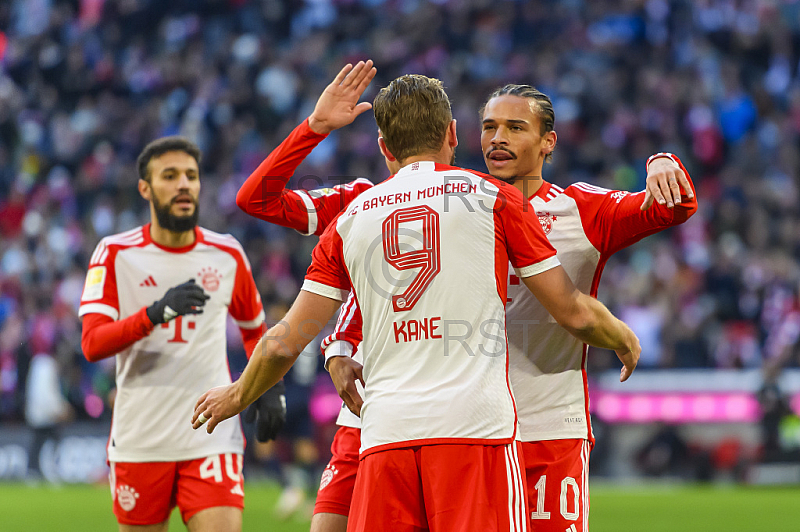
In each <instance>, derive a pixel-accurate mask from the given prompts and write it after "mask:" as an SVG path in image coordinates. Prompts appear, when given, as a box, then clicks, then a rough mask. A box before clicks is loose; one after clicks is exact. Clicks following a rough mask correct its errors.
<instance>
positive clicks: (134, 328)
mask: <svg viewBox="0 0 800 532" xmlns="http://www.w3.org/2000/svg"><path fill="white" fill-rule="evenodd" d="M154 327H155V326H154V325H153V322H151V321H150V318H148V317H147V309H146V308H145V307H142V309H141V310H140V311H139V312H137V313H136V314H133V315H131V316H128V317H127V318H125V319H124V320H120V321H114V320H113V319H112V318H111V317H109V316H106V315H105V314H100V313H96V312H92V313H89V314H86V315H85V316H83V330H82V332H81V348H82V349H83V356H85V357H86V360H88V361H89V362H97V361H98V360H102V359H104V358H108V357H110V356H113V355H116V354H117V353H119V352H120V351H123V350H124V349H125V348H127V347H129V346H130V345H131V344H133V343H134V342H137V341H139V340H141V339H142V338H144V337H145V336H147V335H149V334H150V333H151V332H152V331H153V328H154Z"/></svg>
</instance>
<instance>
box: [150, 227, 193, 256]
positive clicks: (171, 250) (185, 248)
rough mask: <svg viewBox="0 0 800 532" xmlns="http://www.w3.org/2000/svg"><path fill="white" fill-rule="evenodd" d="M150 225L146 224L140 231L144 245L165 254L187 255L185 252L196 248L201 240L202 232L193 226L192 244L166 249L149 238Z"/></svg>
mask: <svg viewBox="0 0 800 532" xmlns="http://www.w3.org/2000/svg"><path fill="white" fill-rule="evenodd" d="M151 225H152V224H146V225H145V226H144V231H142V232H143V233H144V238H145V244H148V243H149V244H153V245H154V246H155V247H157V248H158V249H160V250H163V251H166V252H167V253H187V252H189V251H191V250H193V249H194V248H195V246H197V244H198V243H200V242H201V241H202V240H203V233H202V231H200V228H199V227H198V226H195V227H194V242H192V243H191V244H189V245H188V246H183V247H180V248H171V247H167V246H162V245H161V244H159V243H158V242H156V241H155V240H153V239H152V237H151V236H150V226H151Z"/></svg>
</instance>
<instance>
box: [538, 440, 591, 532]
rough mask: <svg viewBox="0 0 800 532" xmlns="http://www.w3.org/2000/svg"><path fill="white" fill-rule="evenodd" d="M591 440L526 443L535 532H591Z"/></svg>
mask: <svg viewBox="0 0 800 532" xmlns="http://www.w3.org/2000/svg"><path fill="white" fill-rule="evenodd" d="M591 449H592V447H591V444H590V443H589V441H588V440H583V439H580V440H578V439H574V440H549V441H535V442H524V443H523V444H522V451H523V454H524V457H525V475H526V477H527V480H528V506H529V507H530V511H531V530H536V531H537V532H540V531H541V532H588V530H589V452H590V451H591Z"/></svg>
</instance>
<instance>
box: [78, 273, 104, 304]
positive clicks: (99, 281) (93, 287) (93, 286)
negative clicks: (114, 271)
mask: <svg viewBox="0 0 800 532" xmlns="http://www.w3.org/2000/svg"><path fill="white" fill-rule="evenodd" d="M105 284H106V267H105V266H95V267H94V268H89V272H88V273H87V274H86V284H85V285H84V287H83V295H82V296H81V301H95V300H97V299H101V298H102V297H103V287H104V286H105Z"/></svg>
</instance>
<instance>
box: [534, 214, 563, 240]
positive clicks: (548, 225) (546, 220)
mask: <svg viewBox="0 0 800 532" xmlns="http://www.w3.org/2000/svg"><path fill="white" fill-rule="evenodd" d="M536 215H537V216H538V217H539V223H540V224H542V230H544V234H546V235H549V234H550V231H552V229H553V222H555V221H556V219H557V218H558V217H557V216H555V215H553V214H550V213H549V212H537V213H536Z"/></svg>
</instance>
